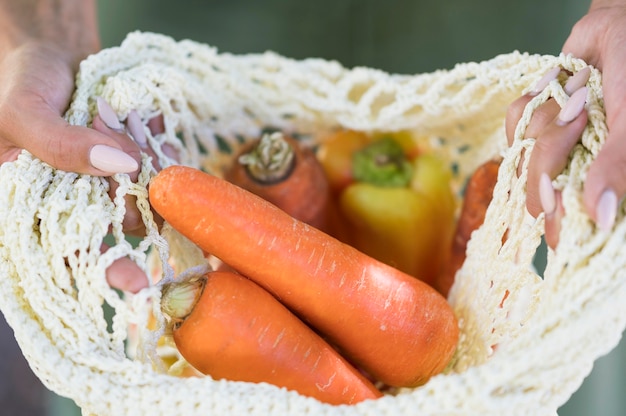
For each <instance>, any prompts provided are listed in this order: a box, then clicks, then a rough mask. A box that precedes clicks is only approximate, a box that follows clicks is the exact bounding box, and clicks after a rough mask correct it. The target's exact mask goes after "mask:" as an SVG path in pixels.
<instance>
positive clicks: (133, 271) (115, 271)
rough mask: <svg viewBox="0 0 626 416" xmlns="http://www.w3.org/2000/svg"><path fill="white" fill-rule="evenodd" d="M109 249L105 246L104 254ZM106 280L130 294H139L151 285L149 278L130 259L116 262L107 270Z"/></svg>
mask: <svg viewBox="0 0 626 416" xmlns="http://www.w3.org/2000/svg"><path fill="white" fill-rule="evenodd" d="M108 249H109V247H108V246H107V245H105V244H103V245H102V248H101V251H102V252H103V253H104V252H106V251H107V250H108ZM106 279H107V282H108V283H109V285H110V286H111V287H113V288H115V289H119V290H122V291H125V292H130V293H137V292H139V291H140V290H141V289H144V288H146V287H148V285H149V283H148V276H147V275H146V274H145V273H144V272H143V270H141V268H140V267H139V266H138V265H137V264H136V263H135V262H134V261H132V260H131V259H129V258H128V257H122V258H120V259H117V260H116V261H114V262H113V263H112V264H111V265H110V266H109V267H108V268H107V270H106Z"/></svg>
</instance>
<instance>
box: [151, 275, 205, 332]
mask: <svg viewBox="0 0 626 416" xmlns="http://www.w3.org/2000/svg"><path fill="white" fill-rule="evenodd" d="M205 285H206V276H194V277H192V278H190V279H187V280H185V281H182V282H171V283H167V284H165V285H163V289H162V293H163V294H162V298H161V311H162V312H163V314H165V315H166V316H169V317H170V318H172V319H173V320H175V321H178V320H184V319H185V318H186V317H187V316H189V314H190V313H191V311H193V308H194V306H195V305H196V303H197V302H198V299H200V295H202V291H203V290H204V287H205Z"/></svg>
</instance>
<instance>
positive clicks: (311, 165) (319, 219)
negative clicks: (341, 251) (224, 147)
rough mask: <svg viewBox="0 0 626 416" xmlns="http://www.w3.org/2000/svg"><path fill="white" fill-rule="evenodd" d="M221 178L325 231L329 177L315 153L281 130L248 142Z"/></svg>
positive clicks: (327, 217) (327, 214)
mask: <svg viewBox="0 0 626 416" xmlns="http://www.w3.org/2000/svg"><path fill="white" fill-rule="evenodd" d="M224 178H225V179H226V180H228V181H229V182H232V183H234V184H235V185H237V186H240V187H242V188H244V189H246V190H248V191H250V192H252V193H254V194H256V195H259V196H260V197H262V198H264V199H266V200H268V201H269V202H271V203H273V204H274V205H276V206H277V207H279V208H280V209H282V210H283V211H285V212H286V213H288V214H289V215H291V216H292V217H294V218H296V219H298V220H300V221H303V222H306V223H307V224H309V225H312V226H313V227H316V228H319V229H322V230H326V229H327V226H328V221H329V215H330V213H329V199H330V189H329V185H328V179H327V178H326V175H325V173H324V169H323V168H322V165H321V164H320V162H319V161H318V160H317V158H316V156H315V153H314V152H313V151H312V150H311V149H309V148H307V147H304V146H303V145H302V144H301V143H299V142H298V141H297V140H295V139H294V138H292V137H289V136H286V135H283V134H282V133H280V132H274V133H266V134H264V135H263V136H262V137H261V138H260V139H258V140H254V141H252V142H250V143H249V144H248V145H247V146H245V147H244V148H243V149H242V150H241V151H240V152H239V154H238V155H237V157H236V158H235V160H234V161H233V163H232V164H231V166H229V168H228V169H226V171H225V172H224Z"/></svg>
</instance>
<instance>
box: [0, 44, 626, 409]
mask: <svg viewBox="0 0 626 416" xmlns="http://www.w3.org/2000/svg"><path fill="white" fill-rule="evenodd" d="M556 66H560V67H561V68H563V69H564V70H566V71H569V72H571V73H575V72H577V71H578V70H580V69H582V68H583V67H585V66H586V64H585V63H584V62H582V61H580V60H577V59H574V58H572V57H570V56H564V55H560V56H539V55H529V54H521V53H517V52H513V53H509V54H505V55H500V56H496V57H494V58H493V59H491V60H488V61H484V62H479V63H462V64H458V65H457V66H455V67H454V68H452V69H450V70H442V71H436V72H433V73H425V74H415V75H399V74H387V73H384V72H382V71H378V70H374V69H370V68H354V69H346V68H344V67H342V66H341V65H340V64H338V63H337V62H331V61H325V60H321V59H306V60H301V61H296V60H291V59H287V58H285V57H282V56H279V55H276V54H274V53H264V54H252V55H239V56H236V55H230V54H226V53H218V52H217V51H216V50H215V49H214V48H211V47H209V46H207V45H203V44H199V43H196V42H193V41H180V42H176V41H174V40H173V39H171V38H168V37H166V36H163V35H158V34H151V33H131V34H129V36H128V37H127V38H126V40H125V41H124V42H123V43H122V44H121V45H120V46H119V47H116V48H110V49H106V50H103V51H101V52H100V53H98V54H96V55H93V56H91V57H89V58H88V59H86V60H85V61H84V62H83V63H82V65H81V67H80V72H79V75H78V77H77V83H76V86H77V89H76V93H75V95H74V97H73V100H72V103H71V107H70V108H69V110H68V112H67V115H66V117H67V120H68V121H69V122H70V123H72V124H76V125H84V126H88V125H90V123H91V120H92V117H93V115H94V114H95V98H96V97H98V96H101V97H103V98H105V99H106V100H107V101H108V102H109V103H110V104H111V105H112V106H113V108H114V109H115V111H116V112H117V114H118V117H119V118H120V120H124V119H125V118H126V117H127V115H128V113H129V112H130V111H131V110H132V109H136V110H137V111H138V113H139V114H140V116H141V118H142V120H143V122H144V127H145V130H146V135H147V139H148V141H149V143H150V144H151V145H152V147H153V148H155V149H156V150H157V157H158V159H159V162H160V163H161V165H162V166H167V165H168V164H172V163H173V161H172V160H170V159H169V158H168V157H167V155H166V154H164V153H163V152H162V151H160V148H161V146H160V145H162V144H163V143H170V144H171V145H172V146H174V147H175V148H176V149H177V150H178V152H179V155H180V158H181V160H180V163H183V164H187V165H190V166H196V167H202V168H205V169H208V170H211V171H212V172H214V173H216V174H219V173H220V169H221V166H223V163H225V162H227V161H228V160H229V157H231V155H232V154H233V153H234V152H235V150H236V149H237V148H238V147H239V146H240V145H241V144H242V143H244V142H245V141H246V140H247V139H248V138H251V137H255V136H257V135H258V134H259V133H260V132H261V131H262V129H264V128H266V127H268V126H271V127H274V128H279V129H282V130H284V131H287V132H295V133H298V134H300V135H301V136H302V137H304V138H305V139H306V138H308V139H309V141H310V142H311V143H314V142H315V140H316V137H319V136H318V133H319V132H324V131H327V130H330V129H333V128H336V127H345V128H353V129H358V130H363V131H366V132H378V131H400V130H408V131H410V132H411V133H413V134H414V135H415V137H418V138H419V140H421V141H423V142H424V143H426V142H427V143H428V144H429V145H430V146H431V147H432V149H433V151H435V152H438V153H439V154H440V155H441V156H442V157H444V158H445V159H446V160H447V161H448V162H449V163H450V166H451V168H453V169H454V172H456V176H455V186H456V188H457V189H458V190H460V189H461V188H462V185H463V183H464V181H465V180H466V179H467V177H468V175H469V174H470V173H471V172H472V171H473V170H474V169H475V168H476V167H477V166H478V165H479V164H481V163H482V162H484V161H485V160H487V159H489V158H491V157H493V156H496V155H501V156H503V162H502V165H501V168H500V171H499V177H498V182H497V185H496V188H495V191H494V198H493V201H492V203H491V205H490V206H489V209H488V211H487V216H486V219H485V222H484V224H483V226H482V227H481V228H479V229H478V230H477V231H476V232H475V233H474V234H473V236H472V239H471V241H470V242H469V244H468V257H467V260H466V262H465V263H464V265H463V267H462V269H461V270H460V271H459V272H458V274H457V277H456V282H455V285H454V286H453V288H452V291H451V293H450V297H449V301H450V303H451V305H452V306H453V308H454V310H455V312H456V314H457V316H458V318H459V325H460V328H461V338H460V342H459V346H458V351H457V354H456V356H455V358H454V359H453V362H452V363H451V366H450V368H449V369H448V370H447V371H446V372H445V373H443V374H441V375H438V376H435V377H433V378H432V379H431V380H430V381H429V382H428V383H427V384H425V385H424V386H422V387H419V388H415V389H404V390H402V391H400V392H399V393H397V394H395V395H388V396H385V397H383V398H381V399H379V400H375V401H367V402H362V403H359V404H357V405H354V406H330V405H326V404H322V403H320V402H317V401H316V400H314V399H311V398H307V397H303V396H300V395H298V394H297V393H295V392H289V391H286V390H284V389H279V388H277V387H274V386H272V385H268V384H264V383H260V384H253V383H242V382H227V381H215V380H212V379H211V378H209V377H179V376H177V375H176V374H177V373H179V372H180V371H182V370H181V368H183V365H184V362H182V361H181V362H180V363H179V364H180V365H179V364H177V365H174V366H171V367H170V366H168V365H166V364H165V360H164V357H166V356H168V354H169V355H170V356H171V355H174V356H175V355H176V353H175V351H174V352H173V351H172V348H171V344H168V342H167V340H166V339H167V337H164V336H163V335H164V331H165V323H164V318H163V316H162V315H161V313H160V311H159V307H158V305H159V300H160V285H161V284H162V282H166V281H169V280H171V279H174V278H175V276H176V275H177V274H184V273H185V272H186V271H189V270H193V269H194V268H195V267H206V264H204V262H205V260H204V257H203V256H202V253H200V252H199V250H198V249H197V248H196V247H195V246H193V244H191V243H190V242H189V241H186V240H185V239H184V238H182V237H181V236H180V235H177V233H176V232H175V231H173V230H171V229H169V228H168V227H165V228H164V230H163V231H162V232H159V231H158V229H157V228H156V226H155V224H154V221H153V218H152V214H151V212H150V209H149V203H148V200H147V191H146V187H147V185H148V182H149V180H150V178H151V177H152V176H153V175H154V171H153V169H152V168H151V163H150V160H148V159H147V158H146V157H144V161H143V165H142V171H141V174H140V176H139V179H138V180H137V181H136V182H135V183H132V182H131V181H130V180H129V178H128V176H127V175H115V177H114V179H115V180H116V181H118V182H119V184H120V186H119V188H118V191H117V193H116V195H115V197H114V198H113V199H112V198H110V197H109V195H108V183H107V182H106V181H105V180H104V179H102V178H96V177H90V176H84V175H78V174H74V173H68V172H62V171H58V170H55V169H52V168H51V167H50V166H48V165H46V164H45V163H42V162H41V161H39V160H37V159H35V158H34V157H33V156H32V155H30V154H29V153H28V152H23V153H22V154H21V155H20V156H19V158H18V159H17V160H16V161H15V162H11V163H4V164H3V165H2V166H1V167H0V187H1V188H2V192H0V221H1V223H0V256H1V259H2V261H1V262H0V273H1V276H2V277H1V278H0V308H1V309H2V312H3V314H4V315H5V317H6V319H7V321H8V323H9V324H10V325H11V327H12V328H13V330H14V331H15V336H16V339H17V341H18V343H19V345H20V348H21V349H22V351H23V353H24V355H25V357H26V358H27V360H28V361H29V363H30V365H31V367H32V369H33V370H34V372H35V373H36V374H37V376H38V377H39V378H40V379H41V380H42V381H43V383H44V384H45V385H46V386H47V387H48V388H50V389H51V390H53V391H55V392H56V393H58V394H60V395H62V396H66V397H69V398H71V399H73V400H74V401H75V402H76V403H77V404H78V406H80V407H81V408H82V410H83V413H84V414H94V415H102V416H103V415H120V414H146V415H148V414H149V415H171V414H185V415H204V414H233V415H235V414H237V415H239V414H263V415H267V414H298V415H302V414H315V415H320V414H327V415H366V414H372V415H373V414H375V415H398V414H422V415H431V414H452V413H454V414H463V413H471V414H477V413H479V414H518V413H519V414H524V415H526V414H538V413H541V414H547V413H553V414H554V413H556V409H557V408H558V407H559V406H560V405H561V404H563V403H564V402H565V401H566V400H567V399H568V398H569V397H570V395H571V394H572V393H573V392H574V391H575V390H576V389H577V388H578V387H579V386H580V384H581V383H582V380H583V379H584V377H585V376H586V375H587V374H588V373H589V372H590V370H591V367H592V364H593V362H594V360H595V359H596V358H598V357H599V356H601V355H603V354H605V353H607V352H608V351H609V350H611V349H612V348H613V347H614V346H615V345H616V344H617V342H618V340H619V338H620V335H621V333H622V331H623V329H624V326H625V321H624V320H625V319H626V306H625V302H623V299H624V298H626V280H625V276H624V273H625V270H626V264H624V263H625V262H626V253H625V251H626V247H624V244H623V242H624V240H625V239H626V236H625V233H626V224H625V222H624V215H623V211H622V209H621V208H620V210H618V217H617V221H616V224H615V226H614V228H613V230H612V231H611V232H610V233H602V232H600V231H599V230H598V229H597V228H596V227H595V225H594V223H593V222H592V221H591V220H590V219H589V217H588V216H587V214H586V213H585V210H584V207H583V205H582V199H581V194H582V191H581V190H582V187H583V181H584V178H585V172H586V170H587V168H588V167H589V164H590V163H591V161H592V160H593V159H594V157H595V155H596V154H597V152H598V149H599V148H600V146H601V145H602V143H603V142H604V140H605V138H606V124H605V116H604V108H603V97H602V90H601V77H600V73H599V72H598V71H597V70H595V69H592V73H591V77H590V79H589V82H588V83H587V86H588V88H589V94H588V97H587V98H588V99H587V104H586V106H587V110H588V113H589V118H588V120H589V121H588V124H587V126H586V128H585V130H584V133H583V135H582V140H581V141H580V143H579V144H578V145H577V146H576V148H575V149H574V150H573V151H572V154H571V157H570V160H569V163H568V166H567V168H566V169H565V170H564V171H563V172H562V173H561V174H560V175H559V176H558V177H557V178H556V179H555V181H554V184H555V187H556V188H557V189H559V190H561V191H562V195H563V204H564V207H565V209H566V211H567V215H566V217H565V218H564V219H563V226H562V232H561V235H560V243H559V246H558V248H557V250H555V251H552V250H549V251H548V255H547V266H546V269H545V271H544V273H543V276H542V277H541V276H540V275H539V274H538V273H537V272H536V271H534V269H533V268H532V264H533V257H534V256H535V255H536V252H537V247H538V246H539V245H540V241H541V236H542V234H543V222H544V219H543V215H540V216H539V217H538V218H536V219H535V218H532V217H530V216H529V215H528V214H527V213H526V210H525V182H526V170H525V169H523V172H522V175H521V176H520V177H518V176H517V175H516V167H517V165H518V164H519V162H520V160H521V157H520V155H521V154H522V152H526V153H525V154H526V155H528V154H529V153H530V152H532V147H533V143H534V140H533V139H524V138H523V136H524V131H525V129H526V127H527V125H528V122H529V120H530V116H531V115H532V113H533V111H534V110H535V109H536V108H537V106H539V105H540V104H541V103H543V102H545V101H546V100H547V99H549V98H550V97H554V98H555V99H556V101H557V102H558V103H559V104H561V105H563V104H564V103H565V101H566V100H567V99H568V97H567V95H566V94H565V93H564V92H563V88H562V84H563V81H564V80H563V79H557V80H554V81H552V82H551V83H550V84H549V85H548V87H547V88H546V89H545V90H544V91H543V92H542V93H540V94H539V95H537V96H536V97H534V98H533V99H532V101H531V102H530V103H529V104H528V105H527V108H526V111H525V113H524V115H523V116H522V119H521V120H520V122H519V124H518V126H517V130H516V133H515V135H516V138H515V142H514V144H513V145H512V146H511V147H508V146H507V143H506V138H505V135H504V127H503V124H504V123H503V122H504V117H505V112H506V108H507V106H508V104H509V103H510V102H511V101H513V100H514V99H515V98H517V97H518V96H520V95H521V94H522V93H524V92H525V91H526V90H527V89H528V87H529V86H531V85H533V84H534V83H535V82H536V81H537V80H538V79H539V78H540V77H541V76H542V75H543V74H544V73H545V72H547V71H548V70H549V69H551V68H553V67H556ZM156 115H162V116H163V119H164V125H165V132H164V133H162V134H157V135H153V134H152V133H151V132H150V130H149V129H148V127H147V121H148V120H149V119H151V118H152V117H154V116H156ZM525 160H528V158H525ZM126 194H131V195H133V196H135V197H136V199H137V205H138V207H139V208H140V211H141V212H142V215H143V220H144V222H145V224H146V228H147V235H146V237H144V238H143V239H141V240H140V241H139V242H138V243H137V244H131V243H130V242H128V241H127V240H126V239H125V236H124V234H123V232H122V225H121V224H122V219H123V217H124V213H125V208H124V205H123V197H124V195H126ZM216 197H219V195H216ZM459 198H460V192H459ZM505 233H506V235H507V238H506V241H505V242H504V243H503V242H502V236H503V235H505ZM107 236H108V237H107ZM105 238H108V240H107V241H108V243H109V245H110V246H111V248H110V249H109V250H107V251H106V252H104V253H101V252H100V245H101V244H102V242H103V241H104V240H105ZM122 257H130V258H131V259H133V260H134V261H135V262H136V263H137V264H138V265H139V266H141V267H142V268H144V269H145V270H146V271H147V272H148V273H150V274H151V275H153V276H155V280H156V281H157V283H154V284H152V285H151V286H150V287H149V288H148V289H145V290H143V291H141V292H140V293H138V294H135V295H130V294H122V293H119V292H118V291H115V290H113V289H111V288H110V287H109V286H108V285H107V283H106V279H105V269H106V267H107V266H108V265H110V264H111V263H112V262H113V261H114V260H116V259H119V258H122ZM111 316H112V317H111ZM390 353H393V352H390Z"/></svg>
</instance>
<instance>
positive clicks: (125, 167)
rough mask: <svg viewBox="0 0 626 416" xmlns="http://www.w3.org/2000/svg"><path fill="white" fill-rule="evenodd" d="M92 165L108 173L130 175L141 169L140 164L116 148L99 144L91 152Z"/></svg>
mask: <svg viewBox="0 0 626 416" xmlns="http://www.w3.org/2000/svg"><path fill="white" fill-rule="evenodd" d="M89 161H90V162H91V165H92V166H93V167H94V168H96V169H100V170H101V171H103V172H108V173H130V172H134V171H136V170H137V169H139V164H138V163H137V161H136V160H135V159H133V158H132V157H130V156H129V155H128V154H126V153H124V152H122V151H121V150H119V149H116V148H115V147H111V146H107V145H104V144H97V145H95V146H94V147H92V148H91V151H90V152H89Z"/></svg>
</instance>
